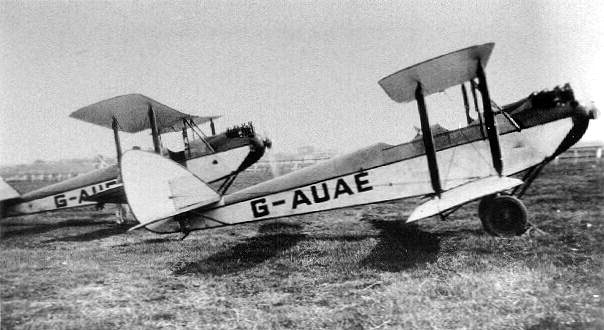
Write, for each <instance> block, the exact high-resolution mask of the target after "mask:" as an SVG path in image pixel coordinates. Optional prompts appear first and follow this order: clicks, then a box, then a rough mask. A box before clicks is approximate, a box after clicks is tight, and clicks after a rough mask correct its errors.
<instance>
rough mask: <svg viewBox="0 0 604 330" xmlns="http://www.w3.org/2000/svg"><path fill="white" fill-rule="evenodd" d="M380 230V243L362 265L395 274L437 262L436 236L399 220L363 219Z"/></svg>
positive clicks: (437, 240)
mask: <svg viewBox="0 0 604 330" xmlns="http://www.w3.org/2000/svg"><path fill="white" fill-rule="evenodd" d="M365 221H367V222H368V223H370V224H371V225H372V226H373V227H374V228H376V229H378V230H380V234H379V235H378V237H379V239H380V240H379V242H378V244H377V245H376V246H375V247H374V248H373V250H372V251H371V252H370V254H369V255H368V256H367V257H366V258H365V259H363V261H361V264H362V265H363V266H367V267H369V268H373V269H376V270H379V271H387V272H398V271H401V270H403V269H408V268H411V267H416V266H418V265H420V264H425V263H429V262H432V261H435V260H436V256H437V253H438V251H439V249H440V247H439V242H440V240H439V238H438V236H437V235H436V234H432V233H429V232H425V231H422V230H420V229H419V227H418V226H417V225H416V224H403V223H401V222H400V221H384V220H377V219H369V220H365Z"/></svg>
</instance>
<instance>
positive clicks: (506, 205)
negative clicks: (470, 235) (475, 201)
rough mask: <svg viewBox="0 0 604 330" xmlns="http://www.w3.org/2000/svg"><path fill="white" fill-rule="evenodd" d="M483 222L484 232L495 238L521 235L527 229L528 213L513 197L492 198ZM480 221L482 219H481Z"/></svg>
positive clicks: (519, 201)
mask: <svg viewBox="0 0 604 330" xmlns="http://www.w3.org/2000/svg"><path fill="white" fill-rule="evenodd" d="M486 205H488V207H487V210H486V212H485V217H484V220H483V226H484V227H485V230H486V231H487V232H488V233H490V234H492V235H495V236H514V235H522V234H523V233H524V232H525V231H526V229H527V228H528V227H527V219H528V212H527V210H526V206H524V203H522V201H521V200H519V199H518V198H516V197H514V196H507V195H503V196H497V197H494V198H493V199H492V200H491V202H490V203H487V204H486ZM481 220H482V219H481Z"/></svg>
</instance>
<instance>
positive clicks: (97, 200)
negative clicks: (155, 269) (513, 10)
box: [0, 94, 271, 221]
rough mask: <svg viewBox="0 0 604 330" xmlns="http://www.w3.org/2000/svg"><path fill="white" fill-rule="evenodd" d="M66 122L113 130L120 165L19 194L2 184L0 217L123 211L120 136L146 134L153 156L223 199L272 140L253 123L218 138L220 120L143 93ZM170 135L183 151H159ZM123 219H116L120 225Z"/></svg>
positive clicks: (80, 112)
mask: <svg viewBox="0 0 604 330" xmlns="http://www.w3.org/2000/svg"><path fill="white" fill-rule="evenodd" d="M70 117H72V118H76V119H79V120H82V121H85V122H88V123H92V124H96V125H99V126H102V127H107V128H110V129H112V130H113V135H114V140H115V146H116V153H117V160H118V164H116V165H110V166H108V167H106V168H102V169H98V170H95V171H92V172H89V173H86V174H83V175H79V176H77V177H74V178H72V179H68V180H65V181H62V182H59V183H56V184H52V185H49V186H46V187H43V188H41V189H38V190H35V191H32V192H29V193H26V194H23V195H19V194H18V193H17V192H16V191H15V190H14V189H12V188H11V187H10V186H9V185H7V184H6V183H5V182H4V181H2V182H1V184H2V186H1V187H0V188H1V189H0V200H2V203H3V204H4V205H3V216H18V215H24V214H32V213H39V212H46V211H54V210H60V209H66V208H73V207H81V206H89V205H100V206H102V205H104V204H105V203H112V204H122V205H124V206H123V207H122V208H120V209H119V210H120V211H122V210H127V208H126V207H127V206H126V203H127V200H126V196H125V195H124V189H123V186H122V182H121V176H120V168H119V162H120V160H121V157H122V146H121V143H120V136H119V132H127V133H138V132H141V131H145V130H150V131H151V136H152V139H153V148H154V152H155V153H156V154H157V155H159V156H161V157H165V158H166V159H171V160H172V161H175V162H177V163H179V164H181V165H183V166H185V167H186V168H187V169H189V171H191V172H192V173H195V174H196V175H197V176H198V177H200V178H201V179H202V180H204V182H207V183H221V185H220V187H219V191H220V192H221V193H222V194H224V193H226V191H227V190H228V188H229V187H230V185H231V184H232V183H233V181H234V180H235V178H236V177H237V175H238V174H239V173H240V172H241V171H243V170H245V169H246V168H248V167H249V166H251V165H252V164H254V163H255V162H256V161H257V160H259V159H260V158H261V157H262V155H263V154H264V152H265V149H266V148H267V147H270V145H271V142H270V140H268V139H266V138H261V137H260V136H259V135H258V134H256V132H255V130H254V126H253V125H252V124H251V123H247V124H243V125H241V126H235V127H233V128H230V129H227V130H226V131H225V132H223V133H220V134H216V131H215V126H214V120H215V119H216V118H219V117H218V116H197V115H190V114H186V113H183V112H180V111H178V110H175V109H172V108H170V107H168V106H166V105H163V104H161V103H159V102H157V101H155V100H153V99H151V98H149V97H146V96H144V95H141V94H128V95H122V96H117V97H114V98H111V99H108V100H104V101H100V102H97V103H95V104H91V105H88V106H85V107H83V108H81V109H79V110H77V111H75V112H73V113H72V114H71V115H70ZM205 123H209V124H210V131H211V135H205V134H204V133H203V131H202V130H201V129H200V127H199V125H201V124H205ZM170 132H176V133H180V134H182V144H183V146H184V149H183V150H180V151H172V150H169V149H167V148H165V147H164V146H163V144H162V141H161V138H162V135H163V134H165V133H170ZM148 165H149V166H154V165H153V164H148ZM122 217H123V214H120V216H119V218H120V219H119V220H120V221H121V220H123V219H121V218H122Z"/></svg>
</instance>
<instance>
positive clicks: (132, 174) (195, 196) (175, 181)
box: [121, 150, 220, 230]
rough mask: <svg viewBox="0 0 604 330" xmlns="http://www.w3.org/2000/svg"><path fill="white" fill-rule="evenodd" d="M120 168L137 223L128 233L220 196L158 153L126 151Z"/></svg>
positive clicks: (218, 198) (216, 200) (213, 201)
mask: <svg viewBox="0 0 604 330" xmlns="http://www.w3.org/2000/svg"><path fill="white" fill-rule="evenodd" d="M121 166H122V167H121V173H122V181H123V182H124V191H125V193H126V197H127V199H128V204H130V208H131V209H132V213H133V214H134V217H135V218H136V220H137V221H138V222H140V224H139V225H137V226H135V227H133V228H131V229H130V230H134V229H138V228H142V227H146V226H147V225H150V224H153V223H155V222H158V221H161V220H164V219H167V218H171V217H173V216H176V215H179V214H182V213H185V212H188V211H191V210H194V209H197V208H200V207H203V206H207V205H211V204H215V203H217V202H218V201H219V200H220V195H218V194H217V193H216V192H215V191H214V190H212V188H210V187H209V186H208V185H207V184H206V183H205V182H203V181H202V180H201V179H199V178H198V177H197V176H195V175H194V174H193V173H191V172H189V171H188V170H186V169H185V168H184V167H182V166H181V165H180V164H178V163H176V162H173V161H171V160H169V159H167V158H164V157H162V156H160V155H158V154H155V153H150V152H145V151H140V150H132V151H128V152H126V153H125V154H124V155H123V156H122V162H121Z"/></svg>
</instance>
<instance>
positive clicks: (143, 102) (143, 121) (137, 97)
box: [69, 94, 220, 133]
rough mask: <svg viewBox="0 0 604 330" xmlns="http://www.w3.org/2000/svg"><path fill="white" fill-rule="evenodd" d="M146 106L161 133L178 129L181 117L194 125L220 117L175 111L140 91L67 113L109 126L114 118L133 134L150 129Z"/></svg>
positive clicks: (180, 126)
mask: <svg viewBox="0 0 604 330" xmlns="http://www.w3.org/2000/svg"><path fill="white" fill-rule="evenodd" d="M149 107H151V108H153V111H155V116H156V118H157V126H158V129H159V131H160V133H165V132H167V131H170V130H181V129H182V128H183V123H182V120H183V119H187V120H193V122H194V123H195V124H197V125H199V124H202V123H205V122H208V121H210V120H212V119H216V118H219V117H220V116H196V115H190V114H186V113H183V112H180V111H178V110H174V109H172V108H170V107H168V106H166V105H163V104H161V103H159V102H157V101H155V100H153V99H151V98H149V97H146V96H144V95H141V94H127V95H121V96H117V97H114V98H111V99H108V100H104V101H100V102H97V103H94V104H91V105H88V106H85V107H83V108H81V109H79V110H77V111H75V112H73V113H71V114H70V115H69V117H72V118H76V119H79V120H83V121H85V122H89V123H92V124H96V125H99V126H103V127H107V128H112V123H113V118H115V119H117V122H118V123H119V130H120V131H123V132H128V133H136V132H140V131H143V130H146V129H150V128H151V126H150V123H149V114H148V112H149Z"/></svg>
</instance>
